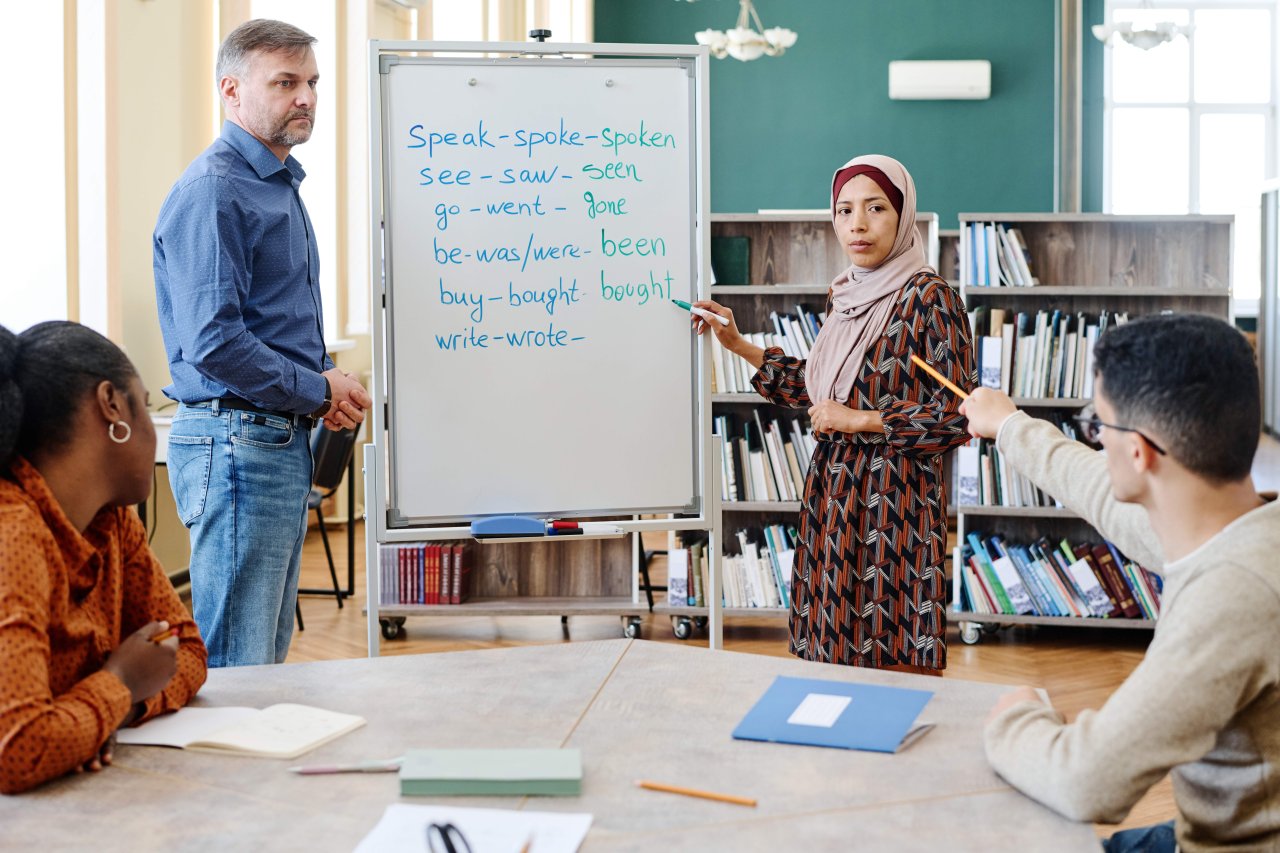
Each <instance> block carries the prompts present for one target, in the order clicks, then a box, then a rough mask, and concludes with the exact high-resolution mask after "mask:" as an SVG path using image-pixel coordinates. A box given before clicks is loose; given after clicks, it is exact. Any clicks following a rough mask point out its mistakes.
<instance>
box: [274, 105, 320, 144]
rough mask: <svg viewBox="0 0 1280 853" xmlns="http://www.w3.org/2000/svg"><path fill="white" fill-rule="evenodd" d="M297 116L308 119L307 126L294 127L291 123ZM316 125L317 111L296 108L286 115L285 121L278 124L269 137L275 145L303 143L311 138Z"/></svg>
mask: <svg viewBox="0 0 1280 853" xmlns="http://www.w3.org/2000/svg"><path fill="white" fill-rule="evenodd" d="M296 118H305V119H307V120H308V123H307V126H306V128H300V129H294V128H291V127H290V123H291V122H292V121H293V120H294V119H296ZM314 127H315V113H314V112H308V111H306V110H295V111H294V112H291V113H289V115H287V116H285V119H284V121H282V122H280V124H279V125H277V126H276V127H275V128H274V129H273V131H272V132H271V134H270V135H269V136H268V137H267V138H268V139H269V140H270V141H271V143H272V144H273V145H288V146H294V145H301V144H302V143H304V142H306V141H307V140H308V139H310V138H311V131H312V129H313V128H314Z"/></svg>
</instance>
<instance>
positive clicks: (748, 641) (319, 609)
mask: <svg viewBox="0 0 1280 853" xmlns="http://www.w3.org/2000/svg"><path fill="white" fill-rule="evenodd" d="M1254 480H1255V483H1256V484H1257V487H1258V488H1259V490H1262V491H1267V490H1271V491H1275V490H1278V489H1280V442H1277V441H1276V440H1275V439H1271V438H1265V437H1264V439H1263V443H1262V446H1261V448H1260V449H1259V453H1258V460H1257V464H1256V466H1255V469H1254ZM332 538H333V546H334V553H335V555H336V556H337V560H338V564H339V575H340V578H341V579H342V580H343V582H344V583H345V571H346V533H345V531H344V530H343V529H342V528H341V527H339V528H338V529H337V530H335V531H334V533H333V537H332ZM356 538H357V544H356V555H357V556H356V564H357V567H359V566H361V565H362V564H363V559H362V557H361V555H362V554H363V553H364V550H363V549H364V536H363V529H362V525H357V529H356ZM656 547H662V545H660V544H659V545H657V546H656ZM659 559H660V558H659ZM302 573H303V576H302V586H304V587H323V586H328V584H329V578H328V568H327V566H326V564H325V557H324V551H323V549H322V547H321V544H320V537H319V534H318V533H316V532H315V531H312V533H311V534H310V535H309V536H308V538H307V544H306V547H305V549H304V552H303V561H302ZM664 574H665V566H661V565H659V566H655V574H654V582H655V583H661V582H662V581H661V580H660V578H661V577H662V576H663V575H664ZM356 593H357V594H356V598H355V600H354V601H348V602H347V605H346V607H345V608H343V609H342V610H338V608H337V607H336V606H335V604H334V602H333V599H332V598H319V597H306V598H304V599H303V602H302V610H303V618H304V621H305V623H306V630H305V631H304V632H301V633H295V635H294V641H293V648H292V649H291V650H290V652H289V661H291V662H293V661H310V660H329V659H336V658H354V657H362V656H364V655H365V654H366V645H365V632H366V629H365V619H364V616H363V613H362V610H363V606H364V572H363V571H362V570H359V569H358V570H357V573H356ZM620 636H622V633H621V622H620V620H618V619H615V618H610V617H572V618H570V619H569V623H568V625H567V627H566V628H562V627H561V625H560V620H558V619H556V618H555V617H547V616H523V617H521V616H505V617H496V618H491V617H478V616H471V617H466V616H459V617H438V618H418V619H411V620H409V622H408V623H407V624H406V626H405V633H404V635H402V637H401V638H398V639H396V640H394V641H391V642H384V643H383V644H382V653H383V654H385V655H392V654H420V653H424V652H446V651H459V650H463V649H490V648H500V647H505V646H519V645H532V644H539V643H562V642H567V641H569V640H571V639H572V640H585V639H611V638H615V637H620ZM642 636H643V637H644V638H645V639H651V640H657V641H661V642H669V643H679V642H682V641H680V640H677V639H675V637H674V635H673V634H672V631H671V625H670V623H669V621H667V620H666V619H663V618H660V617H656V616H648V617H646V619H645V621H644V623H643V627H642ZM724 637H725V647H726V648H727V649H729V650H731V651H736V652H749V653H752V654H762V655H776V656H779V657H786V656H787V654H788V653H787V634H786V627H785V625H784V624H783V623H781V622H778V621H774V620H763V619H759V620H735V621H732V622H730V623H729V624H728V625H726V627H725V634H724ZM1150 637H1151V635H1150V633H1148V632H1145V631H1125V630H1114V629H1111V630H1102V629H1066V628H1020V629H1006V630H1003V631H1000V632H999V633H997V634H995V635H992V636H987V637H984V638H983V639H982V641H981V642H980V643H978V644H977V645H975V646H966V645H964V644H963V643H961V642H960V639H959V637H958V636H957V634H956V631H955V629H954V627H952V628H951V629H950V630H949V632H948V638H947V641H948V649H949V659H950V660H949V666H948V668H947V677H950V678H964V679H969V680H972V681H990V682H1001V683H1007V684H1030V685H1032V686H1035V687H1043V688H1045V689H1046V690H1047V691H1048V692H1049V695H1050V697H1051V698H1052V700H1053V703H1054V705H1055V706H1056V707H1057V708H1059V709H1060V710H1061V711H1062V712H1063V713H1064V714H1066V716H1067V718H1068V719H1074V717H1075V716H1076V714H1078V713H1079V712H1080V711H1082V710H1084V709H1086V708H1097V707H1099V706H1101V705H1102V704H1103V703H1104V702H1105V701H1106V699H1107V697H1108V696H1110V695H1111V693H1112V691H1114V690H1115V689H1116V687H1118V686H1119V685H1120V683H1121V682H1122V681H1124V679H1125V678H1127V677H1128V675H1129V673H1130V672H1131V671H1132V670H1133V669H1134V667H1136V666H1137V665H1138V662H1139V661H1140V660H1141V659H1142V654H1143V651H1144V650H1145V648H1146V644H1147V643H1148V642H1149V641H1150ZM685 642H689V643H693V644H701V645H705V644H706V639H705V637H702V636H701V635H695V637H694V638H693V639H690V640H688V641H685ZM1174 813H1175V809H1174V805H1173V793H1172V789H1171V788H1170V785H1169V780H1168V779H1167V778H1166V779H1164V780H1163V781H1161V782H1160V784H1158V785H1156V786H1155V787H1154V788H1152V790H1151V791H1150V792H1149V793H1148V794H1147V796H1146V797H1144V798H1143V799H1142V800H1141V801H1140V802H1139V803H1138V805H1137V806H1136V807H1135V808H1134V809H1133V811H1132V812H1131V813H1130V814H1129V817H1128V819H1127V820H1126V821H1125V822H1124V823H1123V824H1121V825H1120V826H1121V827H1126V828H1127V827H1134V826H1145V825H1147V824H1151V823H1156V822H1159V821H1163V820H1169V819H1170V818H1172V817H1173V816H1174ZM1114 829H1115V827H1112V826H1106V827H1103V826H1099V827H1098V833H1099V835H1106V834H1109V833H1110V832H1111V831H1113V830H1114Z"/></svg>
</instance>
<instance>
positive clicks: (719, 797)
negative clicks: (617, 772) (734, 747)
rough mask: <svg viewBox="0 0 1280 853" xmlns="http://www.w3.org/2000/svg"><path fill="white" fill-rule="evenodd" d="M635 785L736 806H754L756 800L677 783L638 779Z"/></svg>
mask: <svg viewBox="0 0 1280 853" xmlns="http://www.w3.org/2000/svg"><path fill="white" fill-rule="evenodd" d="M636 785H637V786H639V787H641V788H648V789H649V790H650V791H666V792H667V793H668V794H683V795H684V796H686V797H701V798H702V799H704V800H716V801H717V802H721V803H733V804H734V805H738V806H750V807H751V808H755V807H756V801H755V800H753V799H751V798H750V797H735V796H734V795H733V794H717V793H715V792H714V791H699V790H698V789H697V788H681V787H680V786H679V785H665V784H663V783H662V782H650V781H648V780H646V779H640V780H638V781H637V782H636Z"/></svg>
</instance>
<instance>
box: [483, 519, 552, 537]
mask: <svg viewBox="0 0 1280 853" xmlns="http://www.w3.org/2000/svg"><path fill="white" fill-rule="evenodd" d="M471 535H472V536H474V537H475V538H476V539H492V538H495V537H498V536H546V535H547V523H546V522H545V521H543V520H542V519H540V518H533V517H531V516H528V515H497V516H494V517H493V518H478V519H476V520H475V521H473V522H471Z"/></svg>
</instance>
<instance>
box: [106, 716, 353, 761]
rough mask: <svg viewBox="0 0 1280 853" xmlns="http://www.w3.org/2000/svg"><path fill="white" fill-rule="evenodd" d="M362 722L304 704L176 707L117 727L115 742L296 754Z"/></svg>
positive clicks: (255, 753)
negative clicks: (131, 726)
mask: <svg viewBox="0 0 1280 853" xmlns="http://www.w3.org/2000/svg"><path fill="white" fill-rule="evenodd" d="M363 725H364V718H363V717H357V716H354V715H352V714H339V713H338V712H337V711H326V710H324V709H323V708H312V707H311V706H309V705H289V704H280V705H272V706H270V707H268V708H263V709H262V710H258V709H257V708H182V709H180V710H178V711H176V712H174V713H172V714H165V715H163V716H160V717H155V718H153V719H151V720H148V721H147V722H145V723H143V724H142V725H141V726H138V727H137V728H136V729H121V730H120V732H119V733H118V735H117V737H116V742H117V743H127V744H134V745H136V746H176V747H179V748H181V749H194V750H199V751H201V752H219V753H222V754H224V755H253V756H257V757H259V758H297V757H298V756H299V755H302V754H303V753H305V752H310V751H311V750H313V749H315V748H316V747H317V746H320V745H321V744H323V743H328V742H329V741H331V740H333V739H334V738H336V737H341V736H342V735H345V734H346V733H347V732H349V731H352V730H354V729H358V728H360V726H363Z"/></svg>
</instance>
